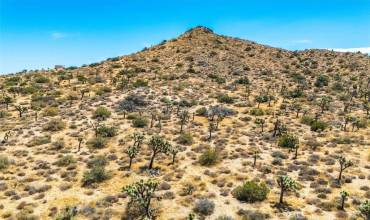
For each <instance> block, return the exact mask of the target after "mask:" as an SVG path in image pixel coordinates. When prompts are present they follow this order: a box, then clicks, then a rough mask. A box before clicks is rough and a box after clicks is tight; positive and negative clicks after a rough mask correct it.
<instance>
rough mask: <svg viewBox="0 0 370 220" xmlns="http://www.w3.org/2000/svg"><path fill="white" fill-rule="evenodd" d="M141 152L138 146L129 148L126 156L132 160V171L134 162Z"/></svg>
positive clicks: (129, 166)
mask: <svg viewBox="0 0 370 220" xmlns="http://www.w3.org/2000/svg"><path fill="white" fill-rule="evenodd" d="M139 150H140V149H139V147H138V145H136V144H134V145H132V146H130V147H129V148H127V150H126V154H127V155H128V157H129V158H130V162H129V165H128V168H129V169H131V164H132V160H133V159H134V158H135V157H136V156H137V154H138V153H139Z"/></svg>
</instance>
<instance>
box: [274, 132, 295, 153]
mask: <svg viewBox="0 0 370 220" xmlns="http://www.w3.org/2000/svg"><path fill="white" fill-rule="evenodd" d="M297 144H298V138H297V137H295V136H294V135H292V134H283V135H282V136H280V137H279V139H278V146H279V147H284V148H291V149H293V148H295V147H296V145H297Z"/></svg>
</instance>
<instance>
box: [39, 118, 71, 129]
mask: <svg viewBox="0 0 370 220" xmlns="http://www.w3.org/2000/svg"><path fill="white" fill-rule="evenodd" d="M65 127H66V124H65V123H64V122H63V121H61V120H56V119H53V120H51V121H49V122H48V123H46V124H45V125H44V126H43V130H44V131H61V130H63V129H64V128H65Z"/></svg>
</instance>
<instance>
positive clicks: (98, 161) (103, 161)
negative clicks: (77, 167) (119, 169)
mask: <svg viewBox="0 0 370 220" xmlns="http://www.w3.org/2000/svg"><path fill="white" fill-rule="evenodd" d="M107 164H108V160H107V158H105V156H103V155H98V156H95V157H94V158H92V159H91V160H89V161H88V162H87V167H89V168H92V167H95V166H105V165H107Z"/></svg>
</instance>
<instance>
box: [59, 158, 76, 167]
mask: <svg viewBox="0 0 370 220" xmlns="http://www.w3.org/2000/svg"><path fill="white" fill-rule="evenodd" d="M73 163H76V159H75V158H74V157H73V156H72V155H65V156H62V157H61V158H59V159H58V160H57V162H56V163H55V164H56V165H57V166H60V167H65V166H68V165H70V164H73Z"/></svg>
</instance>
